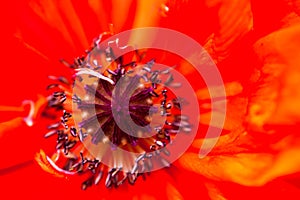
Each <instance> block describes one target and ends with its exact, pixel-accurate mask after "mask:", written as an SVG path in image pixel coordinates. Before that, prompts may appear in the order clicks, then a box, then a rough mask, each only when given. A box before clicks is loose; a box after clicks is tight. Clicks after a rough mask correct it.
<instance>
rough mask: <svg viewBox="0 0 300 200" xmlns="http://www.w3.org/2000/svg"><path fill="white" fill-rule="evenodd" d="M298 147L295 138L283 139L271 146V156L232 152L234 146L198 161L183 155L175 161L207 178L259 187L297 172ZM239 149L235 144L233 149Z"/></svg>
mask: <svg viewBox="0 0 300 200" xmlns="http://www.w3.org/2000/svg"><path fill="white" fill-rule="evenodd" d="M295 141H298V142H295ZM299 144H300V143H299V140H298V139H297V138H292V137H287V138H285V140H282V141H280V142H278V143H277V144H276V145H275V146H277V151H276V152H272V153H271V152H260V153H255V152H252V153H251V152H247V151H246V152H242V151H241V152H238V151H237V152H234V151H233V149H234V146H233V148H230V147H226V144H223V147H224V148H223V149H219V152H218V154H217V155H214V154H213V153H214V152H211V155H208V156H206V157H204V158H203V159H199V156H198V154H195V153H186V154H184V155H183V156H182V157H181V158H180V159H179V162H180V163H181V165H182V167H183V168H185V169H187V170H190V171H193V172H196V173H199V174H201V175H203V176H205V177H207V178H209V179H213V180H217V181H232V182H235V183H238V184H242V185H246V186H261V185H264V184H266V183H268V182H270V181H272V180H274V179H275V178H277V177H280V176H284V175H288V174H293V173H296V172H299V171H300V158H299V156H297V155H299V153H300V148H299ZM229 145H230V143H229ZM239 146H240V145H238V144H236V147H235V148H238V147H239ZM275 146H274V147H273V148H274V149H275ZM220 147H222V146H220ZM213 151H214V150H213Z"/></svg>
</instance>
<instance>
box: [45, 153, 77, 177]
mask: <svg viewBox="0 0 300 200" xmlns="http://www.w3.org/2000/svg"><path fill="white" fill-rule="evenodd" d="M46 159H47V161H48V162H49V164H50V165H51V166H52V167H53V168H54V169H55V170H56V171H58V172H61V173H64V174H68V175H74V174H76V172H70V171H66V170H63V169H61V168H60V167H58V166H57V165H56V164H55V163H54V162H53V160H51V158H49V157H48V156H46Z"/></svg>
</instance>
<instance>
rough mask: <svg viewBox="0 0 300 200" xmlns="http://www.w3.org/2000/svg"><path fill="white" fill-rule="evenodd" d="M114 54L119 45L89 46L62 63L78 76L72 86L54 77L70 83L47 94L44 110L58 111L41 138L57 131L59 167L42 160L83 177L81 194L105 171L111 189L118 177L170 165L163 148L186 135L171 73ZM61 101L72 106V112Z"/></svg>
mask: <svg viewBox="0 0 300 200" xmlns="http://www.w3.org/2000/svg"><path fill="white" fill-rule="evenodd" d="M115 51H116V52H118V51H119V52H120V48H118V47H117V48H112V47H111V46H106V47H104V48H103V47H100V46H99V45H98V43H95V44H94V46H93V47H92V48H91V50H89V51H87V53H86V56H84V57H81V58H78V59H75V62H74V64H68V63H66V62H65V61H63V63H64V64H66V65H68V66H70V67H72V68H74V69H75V70H76V71H77V73H76V76H75V77H74V80H73V84H72V85H70V84H69V83H68V81H66V80H65V79H64V78H57V79H56V81H58V82H60V83H61V84H62V85H67V86H69V89H68V90H67V91H63V90H62V89H63V88H65V87H64V86H60V84H53V85H51V86H49V87H48V89H49V88H51V89H53V88H55V89H57V88H60V89H61V90H59V91H54V93H53V94H52V96H51V98H50V99H49V108H51V107H54V108H56V110H58V111H59V110H63V115H62V116H61V118H60V119H61V122H60V123H55V124H53V125H50V126H49V129H50V131H49V132H48V133H47V134H46V135H45V137H50V136H51V135H54V134H55V133H56V135H57V144H56V150H57V154H60V153H61V152H63V156H62V157H63V159H64V162H60V163H64V164H63V165H62V166H58V164H56V163H55V162H52V161H50V159H48V161H49V162H50V164H51V165H53V167H54V168H56V169H61V170H60V171H61V172H62V173H65V174H75V173H79V174H85V173H90V176H89V178H88V179H87V180H86V181H85V182H83V185H82V188H83V189H85V188H86V187H88V186H91V185H92V184H93V183H94V184H97V183H98V182H99V181H100V180H101V178H102V174H103V173H104V172H105V171H106V174H107V178H106V181H105V185H106V186H107V187H111V186H115V187H117V186H119V185H120V184H122V183H123V182H124V181H125V180H128V182H129V183H130V184H133V183H134V182H135V180H136V178H137V177H138V176H140V175H143V176H144V175H145V172H150V171H151V170H152V169H153V166H158V165H160V166H162V167H169V165H170V164H169V162H168V161H167V160H166V159H165V156H169V155H170V152H169V151H168V150H167V148H166V146H167V145H168V144H169V143H170V142H171V141H172V138H174V137H175V136H176V134H177V133H178V132H179V131H180V130H183V131H184V132H189V131H190V130H191V126H190V124H189V122H188V118H187V117H185V116H181V103H182V99H179V98H176V96H175V95H174V94H173V93H172V91H170V90H169V89H168V86H170V85H172V84H173V85H174V86H176V87H179V86H180V84H179V83H174V81H175V80H174V77H173V76H172V73H171V72H170V70H169V69H160V68H158V67H157V66H156V63H155V61H154V60H153V59H152V60H149V61H146V62H143V61H142V57H143V56H141V54H140V53H139V52H138V51H133V52H131V53H127V54H125V55H122V54H120V53H119V54H118V53H115ZM126 61H127V62H126ZM162 76H165V77H166V78H165V79H163V78H161V77H162ZM67 99H71V100H72V101H73V103H72V108H71V109H70V105H66V104H65V102H66V101H67ZM124 152H125V153H124ZM161 153H163V154H164V155H165V156H161V155H162V154H161Z"/></svg>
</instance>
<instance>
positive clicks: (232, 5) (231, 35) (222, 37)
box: [204, 0, 253, 62]
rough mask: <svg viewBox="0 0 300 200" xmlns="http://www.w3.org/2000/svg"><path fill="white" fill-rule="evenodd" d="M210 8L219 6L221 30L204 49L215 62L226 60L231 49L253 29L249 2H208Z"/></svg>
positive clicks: (223, 0) (231, 0) (232, 0)
mask: <svg viewBox="0 0 300 200" xmlns="http://www.w3.org/2000/svg"><path fill="white" fill-rule="evenodd" d="M207 4H208V5H209V6H219V9H218V19H219V28H218V29H217V30H216V31H215V33H214V34H212V35H211V36H210V37H209V38H208V40H207V42H206V44H205V45H204V48H205V49H206V50H207V51H208V52H209V53H210V55H211V56H212V57H213V59H214V60H215V62H220V61H222V60H223V59H225V58H226V57H227V56H228V54H229V52H230V48H232V46H233V45H234V44H235V43H236V42H237V41H239V40H240V39H241V38H242V37H243V36H244V35H245V34H246V33H248V32H249V31H250V30H251V29H252V27H253V16H252V11H251V3H250V1H249V0H230V1H227V0H220V1H212V2H210V1H207Z"/></svg>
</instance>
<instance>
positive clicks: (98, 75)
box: [76, 68, 115, 85]
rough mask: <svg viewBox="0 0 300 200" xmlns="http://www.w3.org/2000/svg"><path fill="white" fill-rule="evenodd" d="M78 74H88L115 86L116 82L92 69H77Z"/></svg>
mask: <svg viewBox="0 0 300 200" xmlns="http://www.w3.org/2000/svg"><path fill="white" fill-rule="evenodd" d="M77 71H78V72H77V73H76V75H81V74H88V75H92V76H95V77H97V78H100V79H103V80H105V81H108V82H109V83H110V84H112V85H114V84H115V82H114V81H113V80H111V79H110V78H108V77H106V76H103V75H102V74H100V73H99V72H96V71H94V70H92V69H87V68H80V69H77Z"/></svg>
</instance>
